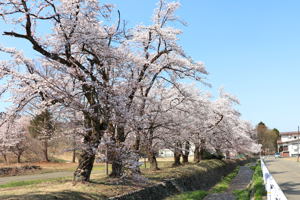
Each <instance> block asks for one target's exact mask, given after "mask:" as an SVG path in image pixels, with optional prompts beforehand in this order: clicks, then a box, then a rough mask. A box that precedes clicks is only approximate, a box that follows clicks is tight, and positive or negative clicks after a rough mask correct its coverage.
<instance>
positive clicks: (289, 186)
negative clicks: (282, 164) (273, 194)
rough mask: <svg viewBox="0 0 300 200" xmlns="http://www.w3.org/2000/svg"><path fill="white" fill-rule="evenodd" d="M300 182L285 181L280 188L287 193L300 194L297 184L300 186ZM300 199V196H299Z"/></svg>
mask: <svg viewBox="0 0 300 200" xmlns="http://www.w3.org/2000/svg"><path fill="white" fill-rule="evenodd" d="M299 185H300V183H294V182H285V183H282V184H280V185H279V186H280V188H281V189H282V191H283V192H284V193H285V194H293V195H299V196H300V191H299V190H298V188H297V186H299ZM299 199H300V197H299Z"/></svg>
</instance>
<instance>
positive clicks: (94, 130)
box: [73, 115, 107, 184]
mask: <svg viewBox="0 0 300 200" xmlns="http://www.w3.org/2000/svg"><path fill="white" fill-rule="evenodd" d="M84 124H85V128H86V129H88V130H89V131H88V132H87V134H86V135H85V136H84V139H83V144H84V148H83V149H82V150H81V152H80V154H79V160H78V167H77V168H76V170H75V172H74V178H73V183H74V184H75V183H76V182H82V183H84V182H89V181H90V176H91V172H92V169H93V166H94V161H95V151H94V150H95V149H97V148H98V146H99V144H100V140H101V137H102V135H103V132H104V131H105V130H106V129H107V123H106V122H102V123H100V122H99V120H97V119H92V118H90V117H89V116H87V115H85V116H84Z"/></svg>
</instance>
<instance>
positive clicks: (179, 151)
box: [173, 142, 182, 167]
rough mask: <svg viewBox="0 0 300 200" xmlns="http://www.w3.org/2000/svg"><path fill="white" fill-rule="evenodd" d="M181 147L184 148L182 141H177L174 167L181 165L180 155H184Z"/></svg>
mask: <svg viewBox="0 0 300 200" xmlns="http://www.w3.org/2000/svg"><path fill="white" fill-rule="evenodd" d="M181 148H182V145H181V143H180V142H177V143H176V145H175V150H174V163H173V166H174V167H176V166H179V165H181V162H180V157H181V156H182V150H181Z"/></svg>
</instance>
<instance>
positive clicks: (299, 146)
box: [297, 126, 300, 162]
mask: <svg viewBox="0 0 300 200" xmlns="http://www.w3.org/2000/svg"><path fill="white" fill-rule="evenodd" d="M299 156H300V138H299V126H298V158H297V162H299Z"/></svg>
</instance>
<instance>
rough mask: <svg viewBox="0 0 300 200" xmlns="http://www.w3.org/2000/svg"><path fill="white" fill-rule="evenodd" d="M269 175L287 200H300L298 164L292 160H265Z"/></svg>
mask: <svg viewBox="0 0 300 200" xmlns="http://www.w3.org/2000/svg"><path fill="white" fill-rule="evenodd" d="M265 163H266V165H267V168H268V169H269V171H270V173H271V174H272V176H273V177H274V179H275V180H276V182H277V183H278V185H279V186H280V188H281V189H282V191H283V193H284V194H285V196H286V197H287V199H288V200H299V199H300V162H297V161H296V159H293V158H277V159H275V158H273V157H271V158H266V159H265Z"/></svg>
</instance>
